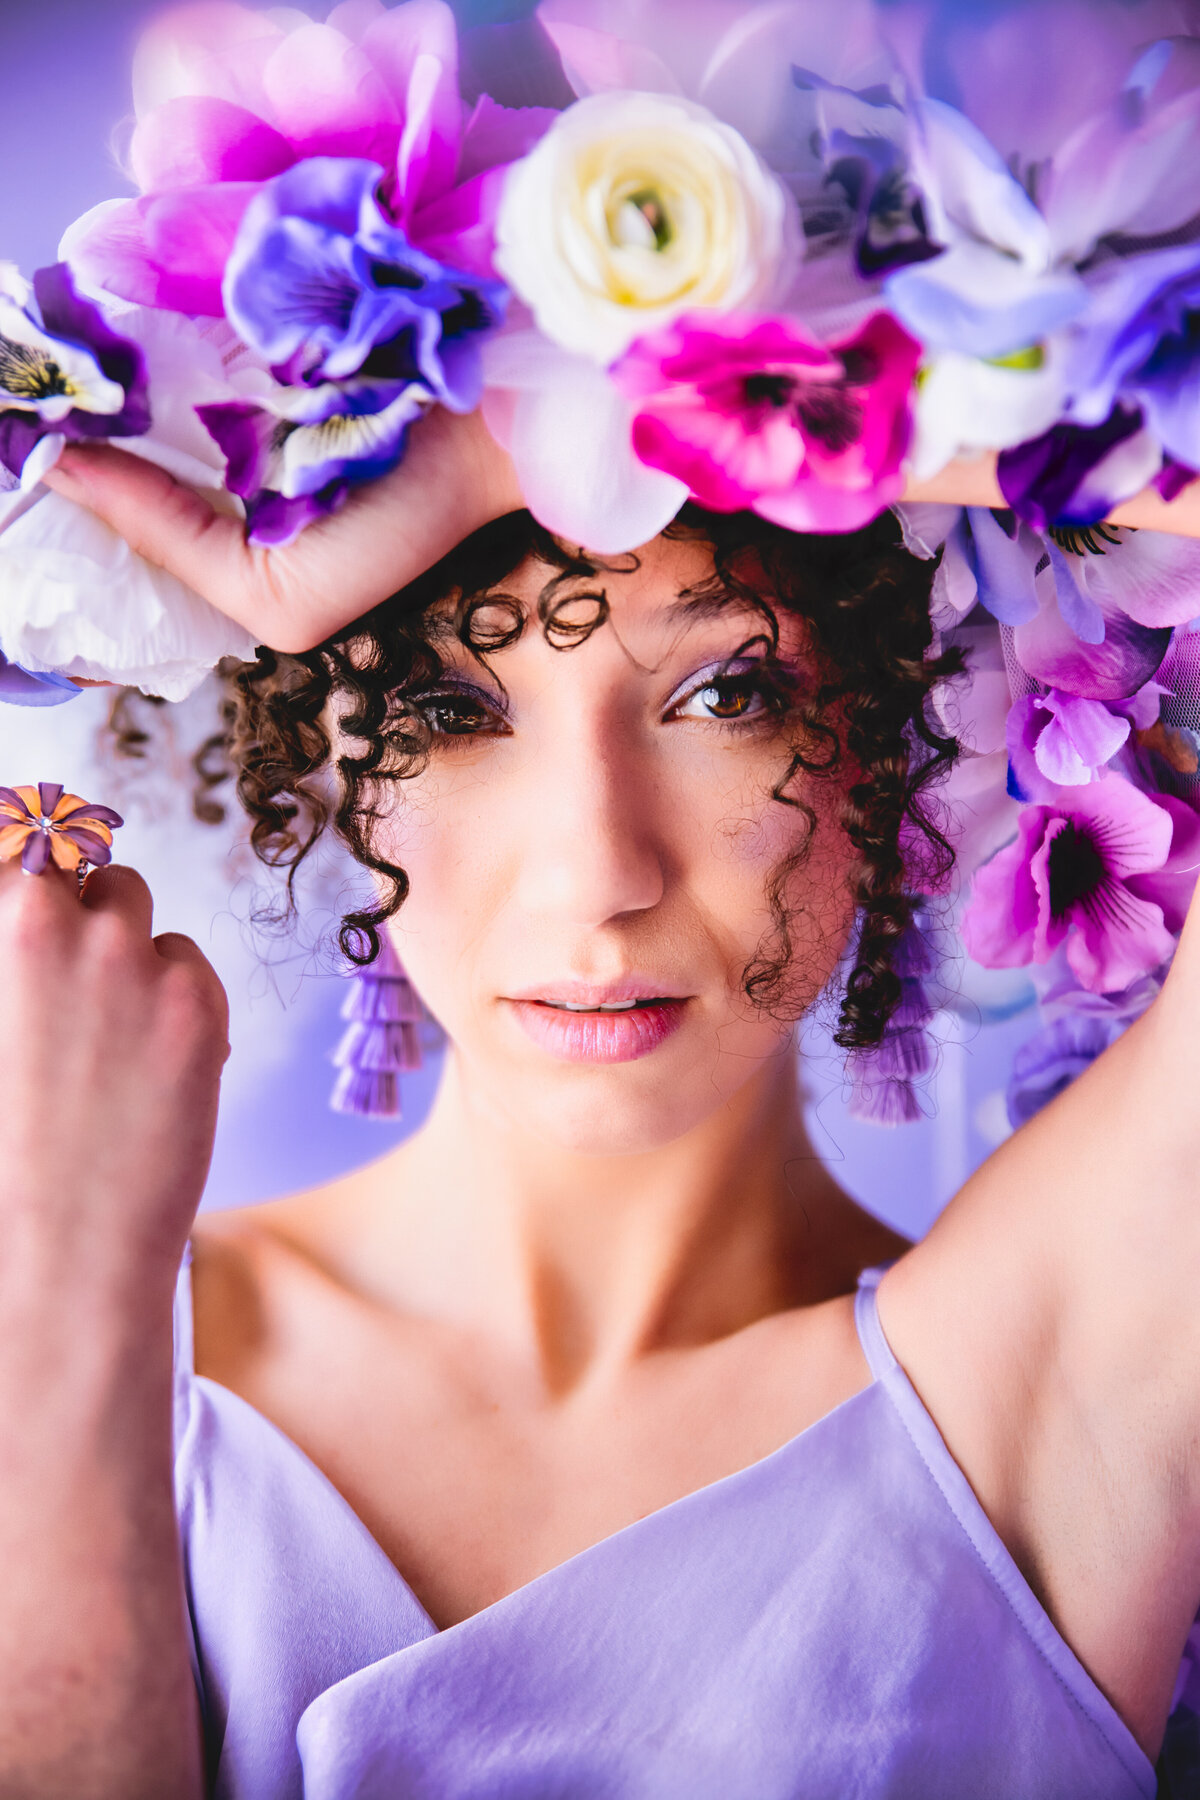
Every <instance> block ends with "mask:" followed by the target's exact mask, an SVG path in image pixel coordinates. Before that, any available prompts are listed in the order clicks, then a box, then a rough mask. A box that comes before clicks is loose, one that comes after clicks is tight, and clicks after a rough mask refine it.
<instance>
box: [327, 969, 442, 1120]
mask: <svg viewBox="0 0 1200 1800" xmlns="http://www.w3.org/2000/svg"><path fill="white" fill-rule="evenodd" d="M423 1017H424V1009H423V1008H422V1006H421V1002H420V1000H418V998H417V995H416V993H415V991H414V989H413V986H412V983H411V982H410V981H409V979H408V977H407V976H406V975H405V973H404V970H403V968H402V967H401V964H400V959H399V957H398V956H397V955H396V952H395V951H394V950H393V949H392V946H391V944H390V943H389V941H388V939H387V938H386V937H384V939H383V945H382V948H381V950H380V952H379V955H378V956H377V957H376V958H375V961H374V962H373V963H371V964H370V965H369V967H367V968H365V969H356V970H355V971H354V976H353V982H352V986H351V989H350V992H349V993H348V994H347V995H346V998H345V1000H344V1001H343V1002H342V1018H343V1019H345V1020H346V1029H345V1031H344V1032H343V1033H342V1038H341V1042H340V1043H339V1044H338V1047H337V1049H336V1050H335V1051H334V1053H333V1060H334V1063H335V1064H336V1066H337V1069H338V1077H337V1080H336V1082H335V1083H334V1088H333V1093H332V1095H331V1096H330V1101H329V1104H330V1105H331V1106H332V1107H333V1110H334V1111H335V1112H340V1113H353V1114H355V1115H356V1116H358V1117H359V1118H371V1119H398V1118H399V1117H400V1080H399V1077H400V1076H401V1075H404V1074H407V1073H409V1072H411V1071H412V1070H413V1069H419V1068H420V1067H421V1063H422V1055H421V1038H420V1023H421V1020H422V1019H423Z"/></svg>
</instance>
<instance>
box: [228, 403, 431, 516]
mask: <svg viewBox="0 0 1200 1800" xmlns="http://www.w3.org/2000/svg"><path fill="white" fill-rule="evenodd" d="M433 399H434V396H433V394H432V393H431V392H430V390H429V389H428V388H427V387H423V386H422V385H421V384H420V383H419V382H411V381H410V382H402V381H348V382H341V383H337V384H335V383H333V382H325V383H323V384H322V385H321V386H320V387H295V388H282V387H281V388H279V389H278V390H276V391H275V392H274V393H271V394H267V395H262V396H259V397H258V398H256V399H254V400H232V401H222V402H220V403H219V404H216V405H211V406H199V407H197V408H196V411H197V413H198V414H199V416H200V418H201V419H202V421H203V422H204V425H205V427H206V429H207V430H208V432H209V433H210V435H211V436H212V437H213V438H214V439H215V440H216V442H217V443H218V444H219V445H220V447H221V449H222V451H223V452H224V453H225V458H226V468H227V472H226V481H227V484H228V486H229V489H230V491H231V492H232V493H235V494H237V495H239V496H240V497H241V499H242V500H244V502H245V504H246V519H247V525H248V531H249V537H250V539H251V542H253V543H256V544H285V543H288V542H290V540H291V539H292V538H294V537H295V536H296V535H297V533H298V532H300V531H302V530H303V529H304V527H305V526H306V525H308V524H310V523H311V522H312V520H314V519H317V518H320V517H321V516H322V514H324V513H329V512H333V511H335V510H336V509H337V508H338V507H339V506H340V505H341V504H342V502H343V501H344V500H345V498H346V496H347V494H348V493H349V491H350V488H351V487H352V486H354V485H356V484H357V483H359V482H362V481H370V480H372V479H373V478H374V477H375V476H376V475H382V474H385V473H386V471H387V470H388V469H390V468H393V467H394V466H395V464H396V463H397V462H399V460H400V458H401V456H402V455H403V454H404V447H405V442H406V440H407V437H408V429H409V426H410V425H411V424H412V423H413V421H414V419H418V418H420V417H421V415H422V413H423V412H424V411H425V410H426V408H427V407H428V406H429V405H430V404H431V403H432V401H433Z"/></svg>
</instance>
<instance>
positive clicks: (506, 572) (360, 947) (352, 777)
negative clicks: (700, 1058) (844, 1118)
mask: <svg viewBox="0 0 1200 1800" xmlns="http://www.w3.org/2000/svg"><path fill="white" fill-rule="evenodd" d="M667 535H668V536H670V537H674V538H686V539H690V540H695V541H699V542H702V543H704V544H706V545H707V546H709V547H710V548H711V551H712V558H713V569H712V574H711V576H709V577H708V578H707V579H706V580H705V581H704V582H703V583H702V584H700V586H699V587H697V588H695V589H693V590H691V592H690V595H689V598H695V599H696V600H697V602H698V603H699V604H701V605H706V604H720V603H721V602H722V601H723V600H735V601H739V602H740V603H741V604H742V607H743V609H745V608H747V607H749V608H751V609H753V610H754V611H755V612H757V614H758V615H759V617H760V618H761V620H762V622H763V629H762V632H761V633H760V634H759V635H758V637H757V638H756V639H755V640H754V641H755V642H757V643H758V644H759V646H760V647H762V648H763V651H764V654H765V655H766V656H767V658H768V661H769V660H770V658H771V656H772V655H773V653H774V652H775V651H776V650H777V647H778V636H779V622H778V609H782V610H784V611H787V612H792V613H794V614H796V615H798V616H799V617H801V618H802V619H803V620H804V622H805V625H806V628H807V632H808V635H809V637H810V639H811V642H812V646H813V649H814V651H815V654H816V658H817V662H818V666H819V671H820V674H819V679H818V681H817V683H816V685H815V687H814V688H812V689H811V690H810V691H807V692H805V693H803V694H796V695H794V696H793V697H792V699H791V700H790V701H789V702H788V705H787V715H788V719H789V723H791V724H792V725H793V726H794V730H793V733H792V741H791V743H790V757H789V761H788V764H787V767H786V769H785V770H784V771H783V772H782V773H781V776H780V779H779V781H778V782H777V783H776V785H775V788H774V790H773V798H774V799H775V800H776V801H778V802H779V803H780V804H782V805H787V806H794V807H797V808H798V809H799V810H800V811H801V812H802V813H803V814H805V815H806V816H807V819H808V822H809V825H810V827H811V825H812V824H813V823H814V822H815V815H814V814H813V812H812V809H811V808H810V807H808V806H807V805H806V803H805V802H804V801H803V800H800V799H798V798H796V797H795V796H794V795H793V794H791V793H789V791H788V790H789V787H790V786H791V784H792V783H793V782H794V781H795V779H796V777H797V776H800V775H806V776H809V777H815V778H821V779H830V778H833V777H836V776H837V775H838V773H839V772H840V771H842V770H843V769H844V768H845V767H846V764H847V761H849V763H850V764H851V766H852V768H853V771H854V775H853V779H852V780H851V782H850V785H849V787H848V789H847V791H846V793H845V795H844V800H843V813H842V819H843V824H844V828H845V830H846V832H847V835H848V837H849V839H850V841H851V843H852V844H853V846H854V848H855V849H856V851H857V853H858V861H857V865H856V867H855V869H854V872H853V874H852V877H851V897H852V899H853V900H854V903H855V905H856V907H857V908H858V912H859V930H858V936H857V941H856V945H855V952H854V961H853V966H852V967H851V970H850V973H849V976H848V978H847V981H846V984H845V991H844V995H843V998H842V1002H841V1013H840V1019H839V1026H838V1030H837V1032H836V1040H837V1042H838V1043H839V1044H841V1045H842V1046H844V1047H845V1048H848V1049H863V1048H869V1047H870V1046H871V1045H873V1044H877V1043H878V1042H879V1041H880V1039H881V1037H882V1036H883V1033H884V1030H885V1028H886V1026H887V1023H888V1020H889V1018H890V1017H891V1014H892V1012H893V1011H894V1009H895V1007H896V1005H897V1002H898V1000H899V998H900V981H899V978H898V976H897V975H896V973H895V972H894V969H893V966H892V964H893V958H894V954H895V951H896V947H897V945H898V943H899V941H900V939H901V938H902V936H903V934H904V932H905V931H906V930H907V929H908V928H909V927H910V926H911V924H912V921H913V912H914V906H915V904H916V902H915V899H914V895H919V894H920V892H921V891H922V890H928V889H929V888H930V887H931V886H932V885H934V884H935V883H936V882H937V881H938V880H939V879H940V877H942V876H943V875H944V874H945V873H946V872H948V869H949V867H950V864H951V862H952V860H953V853H952V851H951V849H950V846H949V844H948V842H947V840H946V838H945V836H944V834H943V832H942V830H941V829H940V828H939V825H938V823H937V820H936V817H935V811H934V803H933V799H932V794H931V789H932V787H933V786H934V784H935V783H936V782H937V780H938V778H939V777H940V776H941V775H942V774H943V773H944V772H945V771H946V770H947V769H948V768H949V766H950V764H951V763H952V762H953V760H954V758H955V756H956V754H957V744H956V743H955V741H954V739H953V738H952V737H949V736H947V735H945V734H944V733H942V732H941V731H939V730H938V729H937V727H936V725H935V724H934V722H933V721H932V720H931V718H930V717H929V710H928V705H927V702H928V699H929V695H930V691H931V689H932V688H933V687H934V685H935V684H936V683H937V682H939V681H941V680H943V679H945V678H946V677H948V676H951V675H954V674H956V673H958V672H959V671H960V669H961V666H962V665H961V658H960V656H959V653H958V652H957V651H946V652H943V653H942V654H940V655H931V654H930V650H931V646H932V642H933V632H932V626H931V623H930V616H929V591H930V585H931V581H932V575H933V570H934V567H935V566H936V565H935V564H933V563H930V562H924V561H921V560H919V559H918V558H916V557H914V556H912V555H910V554H909V553H908V551H906V550H905V549H904V547H903V543H902V540H901V536H900V531H899V527H898V524H897V521H896V520H895V518H894V516H893V515H891V514H890V513H889V514H885V515H884V516H883V517H882V518H880V519H878V520H876V521H875V522H874V523H873V524H871V525H869V526H867V527H866V528H865V529H863V530H861V531H857V532H850V533H845V534H838V535H836V536H835V535H805V536H798V535H796V534H794V533H792V532H788V531H785V530H783V529H781V528H780V527H778V526H774V525H771V524H768V523H766V522H765V521H763V520H761V519H759V518H757V517H756V516H754V515H752V514H749V513H737V514H730V515H721V514H712V513H706V512H703V511H701V510H700V509H699V508H698V507H695V506H692V505H689V506H686V507H685V508H684V509H683V511H682V512H681V514H680V515H679V517H678V519H677V520H676V521H675V522H674V523H673V524H672V525H671V526H670V527H669V528H668V532H667ZM530 556H533V557H536V558H537V559H539V560H540V561H541V562H542V563H543V564H544V565H545V566H546V567H547V568H548V569H550V570H552V571H553V573H552V575H551V577H550V579H549V580H548V581H547V583H546V584H545V586H544V587H543V589H542V591H541V594H540V596H539V599H538V603H537V607H536V616H537V620H538V622H539V624H540V626H541V628H542V630H543V632H544V633H545V635H546V637H547V640H548V641H549V642H550V643H551V644H552V645H553V646H554V647H555V648H557V649H562V650H566V649H569V648H571V647H572V646H573V645H576V644H578V643H581V642H582V641H584V640H585V639H586V638H587V637H589V636H590V635H591V633H592V632H593V631H595V630H597V629H598V628H599V627H600V626H601V625H603V624H604V622H605V620H606V618H607V616H608V599H607V594H606V591H605V587H604V578H605V577H607V576H612V575H619V574H621V573H623V572H628V571H630V570H632V569H633V568H635V567H636V566H637V563H636V558H634V557H632V556H629V557H617V558H612V559H607V560H606V559H602V558H598V557H593V556H588V555H586V554H583V553H581V552H579V551H577V550H573V549H571V548H570V547H568V546H565V545H564V544H562V543H561V542H560V541H559V540H558V539H556V538H555V537H553V536H552V535H551V534H550V533H549V532H548V531H546V530H545V529H543V527H541V526H540V525H538V524H537V523H536V521H535V520H534V519H533V518H532V517H531V515H530V514H529V513H527V512H517V513H511V514H509V515H507V516H506V517H504V518H502V519H498V520H496V521H494V522H493V523H491V524H489V525H487V526H485V527H484V528H483V529H482V530H480V531H477V532H475V533H474V535H473V536H471V537H469V538H467V539H466V540H465V541H464V542H463V543H461V544H459V545H458V546H457V548H456V549H454V550H453V551H452V552H451V553H450V554H449V555H448V556H447V557H445V558H444V559H443V560H442V561H441V562H440V563H438V564H437V565H436V566H435V567H434V568H432V569H430V570H428V571H427V572H426V573H425V574H424V575H422V576H420V577H419V578H418V579H417V580H416V581H414V582H412V583H411V584H410V585H409V586H408V587H406V588H404V589H403V590H402V591H401V592H400V593H398V594H396V595H394V596H392V598H390V599H389V600H387V601H385V602H384V603H383V604H382V605H380V606H377V607H376V608H375V609H374V610H373V611H372V612H369V613H367V614H366V615H365V616H364V617H363V618H361V619H359V620H357V621H356V622H355V623H354V624H353V625H351V626H349V627H348V628H347V629H346V630H345V631H344V632H341V633H339V634H337V635H336V636H334V637H331V638H330V639H328V640H327V641H326V642H325V643H324V644H322V645H320V646H319V647H318V648H317V649H315V650H312V651H309V652H308V653H306V654H304V655H298V656H294V655H282V654H278V653H276V652H274V651H271V650H266V649H262V650H259V652H258V659H257V661H256V662H255V663H253V664H247V665H245V666H243V667H242V669H241V670H240V671H239V672H238V673H237V674H236V675H235V676H234V677H233V682H232V693H233V704H232V706H230V707H229V708H228V709H227V714H226V721H227V723H226V740H225V741H226V744H227V747H228V752H229V755H230V758H231V761H232V764H233V767H234V770H235V771H236V778H237V792H238V797H239V800H240V801H241V803H242V805H243V807H244V808H245V810H246V811H247V813H248V814H249V816H250V819H251V822H252V824H251V842H252V844H253V847H254V849H255V851H256V852H257V853H258V855H259V856H260V858H261V859H262V860H263V861H264V862H265V863H267V864H268V865H269V866H272V867H275V868H282V869H284V870H286V872H287V904H288V905H289V906H290V905H291V904H292V903H293V889H292V884H293V881H294V879H295V875H296V871H297V869H298V868H299V866H300V864H301V863H302V862H303V861H304V859H305V857H306V856H307V855H308V854H309V852H310V851H311V850H312V848H313V846H314V845H315V843H316V841H317V839H318V838H319V837H320V836H321V834H322V833H323V832H324V831H325V830H326V828H327V827H329V826H330V825H332V827H333V828H334V829H335V830H336V832H337V833H338V834H339V835H340V836H341V838H342V840H343V841H344V842H345V844H346V845H347V847H348V848H349V849H350V851H351V852H352V854H353V855H354V856H355V858H356V859H357V860H358V861H359V862H360V863H361V864H363V865H364V866H365V867H366V868H367V869H369V870H370V871H371V872H372V873H373V874H374V875H375V876H376V878H377V882H378V887H379V894H378V898H377V900H376V902H375V903H374V904H373V905H368V906H364V907H362V908H360V909H359V910H357V911H354V912H350V913H348V914H347V916H346V918H345V919H344V920H343V923H342V928H341V933H340V941H341V944H342V948H343V950H344V951H345V953H346V955H347V956H348V957H349V958H350V959H351V960H352V961H353V962H356V963H358V964H360V965H362V964H367V963H369V962H371V961H372V960H373V958H374V957H375V956H376V955H377V954H378V952H379V947H380V936H379V933H380V927H381V926H382V925H383V924H384V922H385V921H386V920H387V919H389V918H391V917H392V916H393V914H395V913H396V912H397V910H398V909H399V907H400V906H401V905H402V903H403V901H404V899H405V896H406V894H407V892H408V878H407V876H406V874H405V872H404V870H403V869H402V868H401V867H400V866H399V865H398V864H395V863H393V862H390V861H388V860H387V858H386V857H384V856H382V855H380V854H379V851H378V849H377V847H376V837H377V832H376V827H377V826H378V824H379V821H380V818H381V816H382V812H383V805H382V802H383V800H384V796H385V795H386V792H387V790H388V788H389V787H390V784H391V783H392V782H394V781H396V780H402V779H404V778H406V777H408V776H411V775H413V774H415V773H417V772H419V770H420V769H421V768H422V767H423V766H424V762H425V758H426V756H427V753H428V750H429V743H430V731H429V728H428V726H427V725H426V724H425V722H424V720H423V718H422V715H421V713H420V710H419V707H418V706H416V705H415V704H414V697H416V696H418V695H420V694H421V693H422V692H427V691H428V690H429V689H430V688H431V687H432V686H434V685H435V684H436V683H437V681H438V680H439V678H440V677H441V675H442V672H443V665H442V659H441V657H440V656H439V654H438V651H437V648H436V644H437V641H438V636H439V630H440V631H444V630H445V629H446V625H445V622H444V621H445V614H446V603H449V605H450V607H451V609H452V622H451V625H450V629H452V630H453V631H455V632H456V633H457V636H458V638H459V639H460V641H461V642H462V643H464V644H465V645H467V647H468V648H469V649H470V650H471V651H472V653H473V654H475V655H476V656H477V657H479V658H481V659H483V660H486V659H487V658H488V657H489V656H491V655H494V654H495V653H496V652H497V651H499V650H502V649H504V648H506V647H507V646H508V645H510V644H512V643H514V642H515V641H516V640H517V638H519V637H520V635H521V633H522V631H523V630H524V629H525V625H526V613H525V609H524V608H523V607H522V606H521V605H520V604H519V603H518V602H517V601H516V600H515V599H513V598H512V597H511V596H506V595H504V593H503V591H502V584H503V583H504V581H505V580H506V579H507V578H509V577H510V576H511V575H512V574H513V573H514V572H515V570H516V569H517V568H518V567H519V566H520V565H521V564H522V563H523V562H524V561H525V560H526V559H527V558H528V557H530ZM435 609H437V613H438V618H439V620H440V621H441V623H439V624H438V625H437V626H435V620H434V613H435ZM335 700H336V701H338V702H344V703H345V704H344V707H343V709H342V710H341V711H340V717H339V719H338V728H339V729H340V732H341V733H342V734H343V736H344V737H348V738H350V739H352V740H354V741H355V742H357V743H360V744H361V745H362V750H361V753H359V754H357V755H356V754H351V753H349V752H348V751H345V752H344V753H343V754H341V755H339V756H338V757H337V759H336V767H335V770H334V772H335V773H336V777H337V781H336V791H335V792H334V793H332V794H331V784H330V782H329V780H328V775H329V773H330V770H331V764H332V762H333V758H334V746H333V739H332V729H333V727H332V721H331V713H330V705H331V702H333V701H335ZM804 854H805V846H804V845H802V846H801V847H800V848H799V849H798V850H797V851H795V852H793V854H792V855H791V856H790V857H788V858H787V859H786V860H785V862H784V863H783V865H782V866H781V867H780V868H778V869H777V870H776V871H775V873H774V876H773V878H772V881H771V884H770V888H769V892H768V900H769V905H770V910H771V916H772V922H773V933H774V939H773V942H772V944H771V945H770V946H764V947H763V948H762V949H761V950H760V953H759V954H758V955H757V956H756V957H755V959H754V960H753V962H752V963H751V964H750V965H749V967H748V968H747V969H746V971H745V974H744V977H743V981H744V987H745V991H746V993H747V994H748V996H749V997H750V998H751V999H752V1000H753V1001H754V1002H755V1003H756V1004H757V1005H759V1006H760V1007H763V1008H768V1009H772V1010H781V1011H782V1010H785V1009H788V1008H791V1010H792V1016H795V1011H796V1007H797V1004H798V1001H797V995H796V993H795V992H794V991H792V990H790V989H789V968H790V965H791V962H792V960H793V941H792V923H793V921H792V919H791V917H790V915H789V912H788V907H787V902H786V894H787V890H788V883H789V877H790V876H791V874H792V873H793V871H794V870H795V869H796V868H797V867H798V866H799V864H800V862H801V861H802V860H803V857H804ZM801 1009H802V1007H801Z"/></svg>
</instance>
